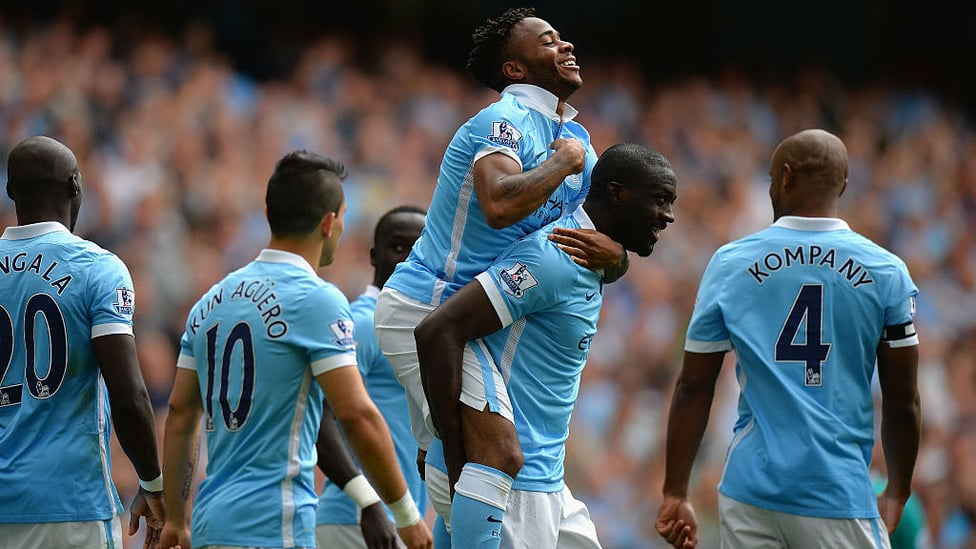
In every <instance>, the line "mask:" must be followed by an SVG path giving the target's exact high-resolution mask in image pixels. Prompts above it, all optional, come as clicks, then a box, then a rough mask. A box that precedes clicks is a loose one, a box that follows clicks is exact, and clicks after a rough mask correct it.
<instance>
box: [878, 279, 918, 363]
mask: <svg viewBox="0 0 976 549" xmlns="http://www.w3.org/2000/svg"><path fill="white" fill-rule="evenodd" d="M917 296H918V288H917V287H916V286H915V283H914V282H912V278H911V276H910V275H909V274H908V268H907V267H906V266H905V264H904V263H903V262H902V261H901V260H898V264H897V268H896V269H895V273H894V276H893V277H892V281H891V289H890V290H889V292H888V298H887V302H886V303H885V312H884V333H883V334H882V340H884V341H886V342H887V343H888V345H889V346H891V347H910V346H912V345H918V333H916V331H915V321H914V318H915V299H916V297H917Z"/></svg>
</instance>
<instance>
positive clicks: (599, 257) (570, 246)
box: [549, 227, 627, 270]
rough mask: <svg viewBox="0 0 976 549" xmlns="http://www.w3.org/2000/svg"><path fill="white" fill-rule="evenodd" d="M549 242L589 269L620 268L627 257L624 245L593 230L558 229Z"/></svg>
mask: <svg viewBox="0 0 976 549" xmlns="http://www.w3.org/2000/svg"><path fill="white" fill-rule="evenodd" d="M549 240H551V241H553V242H555V243H556V245H557V246H559V249H560V250H562V251H564V252H566V253H567V254H568V255H569V257H571V258H572V259H573V261H575V262H576V263H577V264H579V265H581V266H583V267H586V268H587V269H593V270H599V269H604V270H606V269H609V268H619V267H620V265H621V263H622V262H623V261H624V259H625V258H626V256H627V252H626V250H624V247H623V245H622V244H620V243H618V242H617V241H615V240H614V239H612V238H610V237H609V236H607V235H605V234H603V233H601V232H600V231H595V230H593V229H570V228H566V227H556V228H554V229H553V232H552V234H550V235H549Z"/></svg>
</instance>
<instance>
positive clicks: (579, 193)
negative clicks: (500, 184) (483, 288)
mask: <svg viewBox="0 0 976 549" xmlns="http://www.w3.org/2000/svg"><path fill="white" fill-rule="evenodd" d="M556 102H557V99H556V96H555V95H552V94H551V93H549V92H548V91H546V90H544V89H542V88H539V87H537V86H532V85H528V84H514V85H511V86H508V87H507V88H505V90H504V91H503V92H502V96H501V99H499V100H498V101H497V102H495V103H492V104H491V105H489V106H487V107H486V108H485V109H483V110H482V111H481V112H479V113H478V114H477V115H475V116H474V118H472V119H470V120H468V122H467V123H465V124H464V125H463V126H461V127H460V128H459V129H458V131H457V133H455V135H454V138H453V139H452V140H451V142H450V144H449V145H448V147H447V152H445V154H444V160H443V162H442V163H441V169H440V175H439V176H438V178H437V186H436V187H435V188H434V196H433V198H432V199H431V204H430V208H429V209H428V210H427V223H426V225H425V226H424V230H423V232H422V233H421V235H420V238H419V239H418V240H417V243H416V244H415V245H414V247H413V250H412V251H411V253H410V255H409V256H408V257H407V260H406V261H404V262H402V263H400V264H399V265H397V267H396V270H395V271H394V273H393V276H391V277H390V279H389V280H388V281H387V282H386V285H385V287H388V288H393V289H395V290H397V291H399V292H400V293H403V294H405V295H407V296H409V297H411V298H413V299H416V300H418V301H422V302H424V303H429V304H431V305H439V304H440V303H441V302H442V301H443V300H445V299H447V298H448V297H450V296H451V295H452V294H453V293H454V292H456V291H457V290H458V289H460V288H461V287H462V286H464V285H465V284H467V283H468V282H470V281H471V280H472V279H473V278H474V277H475V275H477V274H478V273H480V272H482V271H484V270H485V269H486V268H487V267H488V265H489V264H490V263H491V262H492V261H493V260H494V259H495V258H496V257H498V254H500V253H501V252H502V251H503V250H505V249H506V248H508V246H510V245H511V244H512V243H513V242H515V241H516V240H518V239H519V238H521V237H523V236H525V235H527V234H529V233H531V232H532V231H535V230H537V229H539V228H540V227H543V226H544V225H547V224H548V223H550V222H552V221H554V220H556V219H558V218H559V217H561V216H562V215H564V214H570V213H572V212H573V211H574V210H575V209H576V207H577V206H579V205H580V204H582V203H583V201H584V200H585V199H586V195H587V193H589V190H590V173H591V172H592V171H593V165H594V164H596V159H597V156H596V152H595V151H594V150H593V146H592V145H590V135H589V133H587V131H586V129H585V128H583V126H581V125H580V124H579V123H577V122H575V121H574V120H573V118H574V117H575V116H576V111H575V110H574V109H573V108H572V107H570V106H569V105H565V107H564V113H563V121H564V122H563V124H562V126H560V122H559V115H557V114H556V111H555V108H556ZM557 131H558V135H557ZM556 137H563V138H575V139H579V140H580V141H582V142H583V145H584V146H585V147H586V151H587V153H586V164H585V167H584V169H583V171H582V172H581V173H579V174H575V175H572V176H569V177H567V178H566V179H565V180H564V181H563V184H562V185H560V186H559V187H558V188H557V189H556V190H555V191H554V192H553V193H552V196H550V197H549V200H548V201H547V202H546V203H545V204H543V205H542V206H541V207H540V208H539V209H537V210H536V211H535V212H534V213H533V214H531V215H529V216H528V217H527V218H525V219H523V220H521V221H519V222H518V223H515V224H514V225H511V226H509V227H506V228H504V229H492V228H491V227H489V226H488V224H487V222H486V221H485V218H484V215H483V214H482V212H481V206H480V204H479V202H478V197H477V195H476V193H475V191H474V177H473V168H474V163H475V162H476V161H478V160H480V159H481V158H483V157H485V156H487V155H489V154H493V153H501V154H505V155H507V156H509V157H510V158H512V159H513V160H515V161H516V162H518V163H519V165H521V166H522V171H523V172H526V171H529V170H531V169H533V168H535V167H536V166H538V165H539V164H541V163H542V162H543V161H544V160H545V159H546V158H548V157H549V156H550V155H552V153H553V150H552V149H550V148H549V145H550V144H551V143H552V142H553V140H555V139H556Z"/></svg>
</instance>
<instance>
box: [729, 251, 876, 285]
mask: <svg viewBox="0 0 976 549" xmlns="http://www.w3.org/2000/svg"><path fill="white" fill-rule="evenodd" d="M837 263H838V259H837V252H836V250H834V249H833V248H827V249H826V250H824V248H823V247H821V246H818V245H816V244H809V245H806V246H803V245H801V246H797V247H795V248H789V247H786V248H783V251H782V252H780V251H774V252H769V253H767V254H766V255H764V256H763V257H762V259H759V260H757V261H754V262H753V263H752V266H751V267H747V268H746V271H747V272H748V273H749V275H750V276H752V278H753V279H755V281H756V283H757V284H762V283H763V282H765V279H766V278H769V277H771V276H773V274H775V273H776V272H777V271H780V270H782V269H789V268H790V267H797V266H801V267H802V266H808V267H821V268H825V269H830V270H832V271H834V272H835V273H837V274H838V275H840V276H843V277H844V278H846V279H847V280H848V281H849V282H850V283H851V287H852V288H859V287H860V286H864V285H866V284H874V279H873V278H871V273H870V272H868V269H867V267H865V266H863V265H861V264H860V263H858V262H857V261H855V260H854V258H853V257H848V258H846V259H844V261H843V262H841V263H840V267H838V266H837Z"/></svg>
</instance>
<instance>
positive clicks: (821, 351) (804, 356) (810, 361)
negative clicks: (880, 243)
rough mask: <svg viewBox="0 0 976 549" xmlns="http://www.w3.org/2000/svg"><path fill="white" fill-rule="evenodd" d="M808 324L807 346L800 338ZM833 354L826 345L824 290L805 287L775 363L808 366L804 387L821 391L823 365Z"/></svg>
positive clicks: (779, 343)
mask: <svg viewBox="0 0 976 549" xmlns="http://www.w3.org/2000/svg"><path fill="white" fill-rule="evenodd" d="M804 319H805V320H806V322H804ZM804 324H805V325H806V330H805V331H804V337H803V342H802V343H797V342H796V339H797V337H796V336H797V334H798V333H799V332H800V327H801V326H803V325H804ZM829 353H830V343H824V342H823V286H821V285H820V284H804V285H803V286H801V287H800V292H799V293H798V294H797V295H796V300H795V301H794V302H793V308H792V309H790V314H789V315H787V317H786V322H784V323H783V327H782V328H781V329H780V331H779V338H778V339H777V340H776V354H775V356H774V359H775V360H776V361H777V362H802V363H804V366H803V384H804V385H806V386H807V387H820V386H821V385H823V363H824V361H826V360H827V355H828V354H829Z"/></svg>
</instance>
